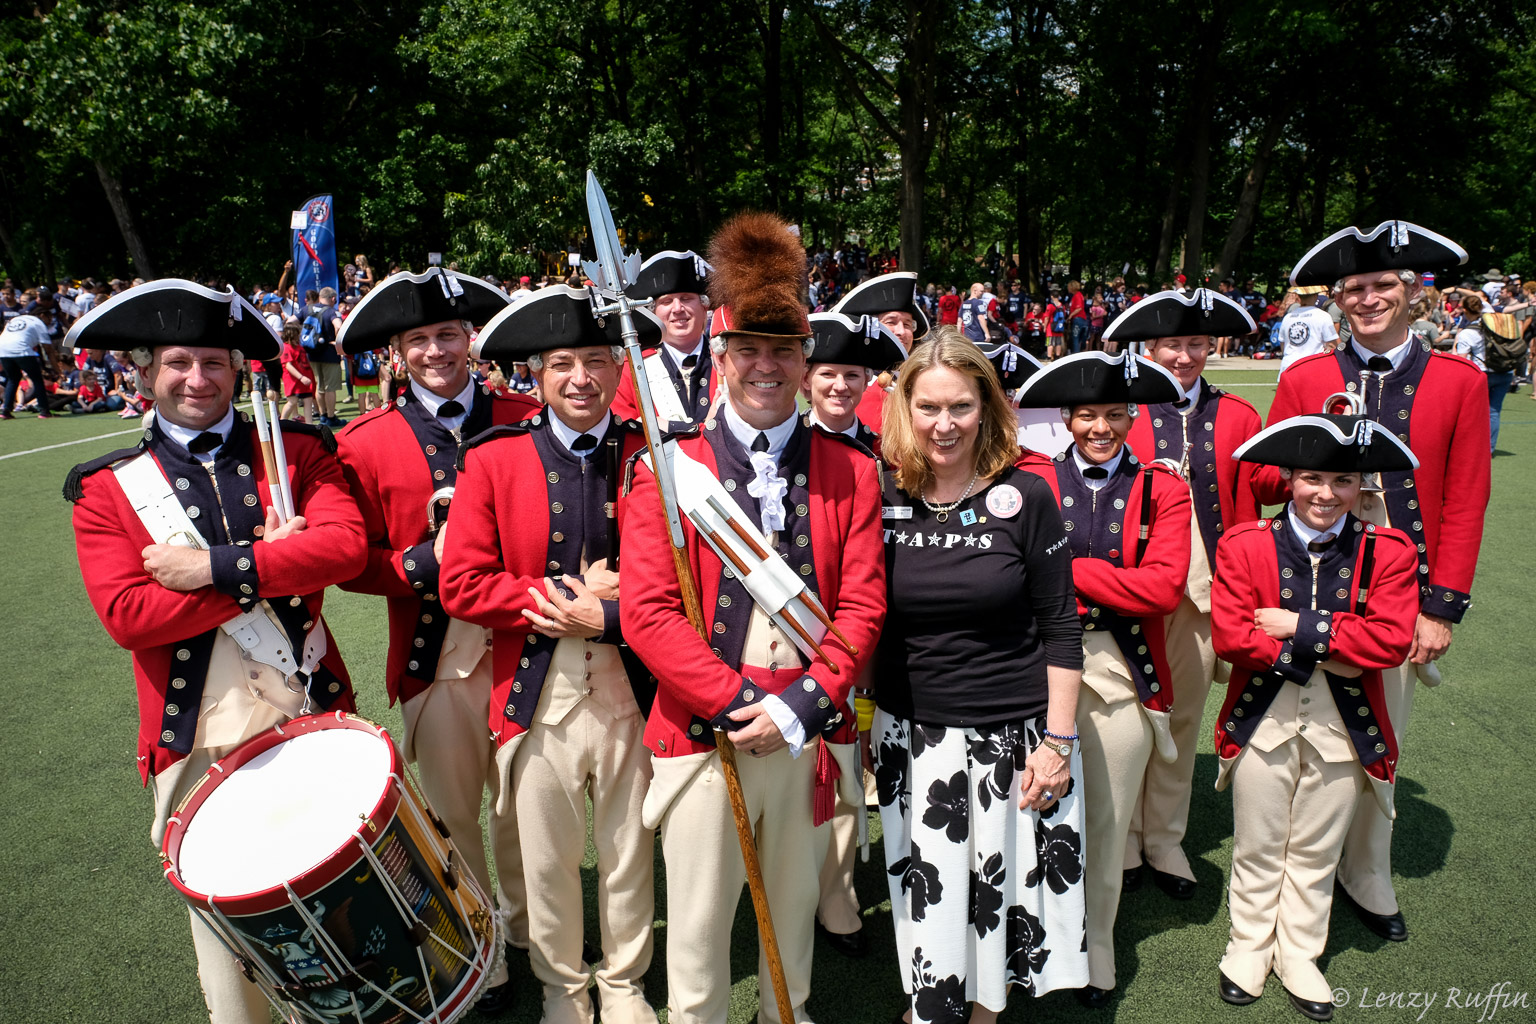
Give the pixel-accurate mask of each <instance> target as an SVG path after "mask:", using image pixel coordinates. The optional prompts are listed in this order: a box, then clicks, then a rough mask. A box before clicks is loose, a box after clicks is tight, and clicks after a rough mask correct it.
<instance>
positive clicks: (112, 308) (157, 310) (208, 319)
mask: <svg viewBox="0 0 1536 1024" xmlns="http://www.w3.org/2000/svg"><path fill="white" fill-rule="evenodd" d="M165 345H185V346H188V347H189V348H223V349H231V350H239V351H240V352H241V353H242V354H244V355H245V356H246V357H247V358H250V359H276V358H277V356H278V354H279V353H280V352H282V350H283V343H282V341H281V340H280V339H279V338H278V336H277V335H276V334H275V333H273V331H272V327H271V325H269V324H268V323H267V319H266V317H264V316H262V315H261V312H260V311H259V310H258V309H257V308H256V307H255V306H253V305H251V304H250V303H249V302H246V301H245V300H244V299H242V298H241V297H240V296H238V295H236V294H235V292H234V290H233V289H230V290H228V291H222V292H219V291H214V290H213V289H212V288H205V287H203V286H202V285H200V284H197V283H196V282H194V281H185V280H182V279H181V278H177V277H167V278H163V279H161V280H159V281H150V282H149V283H147V284H141V285H137V286H135V287H133V288H130V289H128V290H127V291H126V292H123V293H122V294H121V295H117V296H114V297H113V298H112V299H111V300H110V301H108V302H106V303H105V304H103V305H100V306H97V307H96V308H94V309H92V310H91V311H90V312H89V313H87V314H85V316H83V317H81V318H80V319H79V320H77V321H76V322H75V325H74V326H73V327H71V328H70V329H69V333H68V334H66V335H65V336H64V346H65V348H69V347H71V346H73V347H74V348H105V349H119V350H120V349H135V348H151V349H153V348H160V347H163V346H165Z"/></svg>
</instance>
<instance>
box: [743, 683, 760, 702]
mask: <svg viewBox="0 0 1536 1024" xmlns="http://www.w3.org/2000/svg"><path fill="white" fill-rule="evenodd" d="M756 696H757V694H756V693H755V692H754V691H753V689H752V688H751V687H750V686H749V687H747V688H746V689H745V690H742V691H741V699H742V700H745V701H750V700H751V699H752V698H753V697H756Z"/></svg>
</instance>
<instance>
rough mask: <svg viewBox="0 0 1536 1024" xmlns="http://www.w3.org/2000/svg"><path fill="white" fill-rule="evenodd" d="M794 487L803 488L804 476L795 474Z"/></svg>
mask: <svg viewBox="0 0 1536 1024" xmlns="http://www.w3.org/2000/svg"><path fill="white" fill-rule="evenodd" d="M795 486H796V487H804V486H805V474H804V473H796V474H795Z"/></svg>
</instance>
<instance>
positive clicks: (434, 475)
mask: <svg viewBox="0 0 1536 1024" xmlns="http://www.w3.org/2000/svg"><path fill="white" fill-rule="evenodd" d="M447 475H448V474H447V473H444V472H443V471H442V470H440V469H434V470H433V471H432V479H433V480H441V479H443V478H444V477H446V476H447Z"/></svg>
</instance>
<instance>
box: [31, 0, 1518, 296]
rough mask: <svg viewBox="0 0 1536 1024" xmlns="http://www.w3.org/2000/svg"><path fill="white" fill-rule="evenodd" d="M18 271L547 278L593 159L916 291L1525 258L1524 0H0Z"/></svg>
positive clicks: (629, 228)
mask: <svg viewBox="0 0 1536 1024" xmlns="http://www.w3.org/2000/svg"><path fill="white" fill-rule="evenodd" d="M0 55H3V67H4V72H3V77H0V131H3V138H4V143H5V144H4V146H3V147H0V265H3V268H4V271H5V272H6V273H7V274H9V275H10V276H12V277H13V278H15V279H17V280H18V282H20V283H29V282H35V281H38V280H51V279H54V278H56V277H57V276H60V275H63V274H74V275H77V276H78V275H85V274H96V275H101V274H112V275H118V276H129V275H137V276H145V277H149V276H154V275H156V274H161V275H164V274H173V273H174V274H182V275H189V276H197V277H208V278H213V277H218V278H225V279H229V280H239V281H241V282H243V283H251V282H271V281H275V279H276V277H277V275H278V272H279V271H280V268H281V266H282V262H283V260H284V258H285V253H286V251H287V248H288V231H287V224H288V213H289V211H290V210H291V209H293V208H295V207H297V206H298V204H299V203H300V202H302V201H303V199H304V198H305V197H307V196H309V195H312V194H314V193H317V192H325V191H328V192H331V193H333V194H334V196H335V197H336V211H337V229H338V246H339V251H338V255H342V256H343V258H345V257H346V255H350V253H352V252H365V253H367V254H368V255H369V256H370V258H371V259H372V260H373V262H374V263H375V264H384V263H387V262H389V261H392V260H398V261H399V262H400V263H402V264H403V265H406V266H413V267H420V266H421V265H422V264H423V263H424V262H425V256H426V253H427V252H428V251H439V252H444V253H445V254H446V255H447V258H448V259H451V260H456V261H458V263H459V264H460V266H461V268H462V269H464V270H466V271H469V272H472V273H476V274H485V273H494V274H499V275H508V274H516V273H531V272H536V271H538V270H540V269H545V270H549V269H553V268H554V267H555V266H558V265H559V263H558V262H557V261H559V260H561V259H563V255H564V253H565V252H566V251H567V250H569V249H573V248H576V247H578V246H579V245H580V244H581V239H582V238H583V236H584V235H585V208H584V203H583V199H582V180H583V175H584V173H585V170H586V168H587V167H588V166H592V167H594V168H595V169H596V170H597V172H598V174H599V177H600V178H601V179H602V180H603V183H604V185H605V187H606V189H607V192H608V195H609V198H610V200H611V201H612V202H613V204H614V208H615V209H614V212H615V219H616V221H617V223H618V224H619V225H620V227H621V229H622V230H624V231H625V232H626V237H627V239H628V240H629V241H630V242H631V243H632V244H633V243H638V244H639V245H641V246H642V248H643V249H644V250H645V251H647V252H649V251H654V250H655V249H659V248H662V247H679V248H698V247H702V246H703V245H704V244H705V243H706V241H707V239H708V236H709V234H710V232H711V231H712V230H713V228H714V227H715V225H716V224H718V223H719V221H720V220H721V219H722V218H723V217H724V216H725V215H726V214H727V213H729V212H731V211H734V210H737V209H741V208H744V207H758V208H769V209H775V210H777V211H779V212H781V213H782V214H784V215H785V216H786V217H787V218H789V219H790V220H791V221H794V222H796V223H798V224H799V225H800V226H801V230H802V234H803V237H804V238H805V240H806V242H807V244H816V243H824V244H828V245H829V246H830V245H835V244H837V243H838V242H841V241H842V240H844V239H846V238H848V237H849V236H850V235H856V236H857V237H859V238H860V239H861V241H862V242H863V243H864V244H866V245H869V246H871V247H875V248H890V249H899V250H900V253H901V260H902V264H903V266H906V267H908V268H913V267H920V269H921V273H922V275H923V277H924V279H940V280H944V281H950V280H958V279H959V278H961V277H968V276H971V275H972V274H973V273H974V271H973V270H972V269H971V268H973V267H974V265H975V263H976V261H977V260H978V259H979V258H981V257H982V256H983V255H984V254H985V253H987V252H988V251H989V250H991V249H993V248H994V247H995V248H996V250H997V251H998V252H1001V253H1004V254H1015V253H1016V254H1018V256H1019V258H1020V261H1021V269H1022V271H1023V273H1024V274H1025V275H1026V277H1027V278H1029V279H1032V280H1033V279H1035V278H1036V277H1037V276H1038V274H1039V273H1040V271H1041V269H1042V268H1043V267H1046V266H1050V265H1065V266H1067V267H1068V269H1069V273H1071V274H1072V275H1073V276H1082V277H1096V276H1103V275H1106V274H1109V273H1113V272H1118V271H1119V270H1120V269H1121V267H1122V266H1124V265H1126V264H1129V265H1130V266H1131V268H1132V273H1139V274H1140V275H1141V276H1142V278H1143V279H1151V280H1153V281H1157V280H1163V279H1167V278H1169V277H1171V275H1172V273H1173V272H1174V271H1175V270H1177V269H1180V268H1182V269H1183V270H1184V271H1185V272H1186V273H1187V274H1188V275H1189V276H1190V277H1191V279H1192V280H1194V279H1199V278H1202V277H1216V276H1227V275H1236V276H1238V277H1249V276H1251V277H1255V278H1257V279H1259V280H1260V281H1273V280H1275V279H1277V278H1278V276H1279V275H1280V274H1281V273H1282V272H1283V270H1284V269H1285V268H1286V267H1288V266H1289V264H1290V262H1291V261H1293V260H1294V259H1295V258H1296V257H1297V255H1299V254H1300V253H1301V252H1303V251H1305V249H1306V248H1307V247H1308V246H1310V244H1311V243H1312V242H1314V241H1316V240H1317V239H1318V238H1320V237H1321V236H1322V235H1323V234H1326V233H1327V232H1329V231H1331V230H1334V229H1336V228H1338V227H1340V226H1343V225H1345V224H1351V223H1353V224H1360V225H1362V226H1370V225H1374V224H1375V223H1376V222H1378V221H1379V220H1382V219H1386V218H1390V217H1401V218H1404V219H1408V220H1413V221H1416V222H1419V223H1422V224H1425V225H1426V226H1429V227H1432V228H1434V229H1435V230H1437V231H1440V232H1442V233H1445V234H1448V235H1450V236H1451V237H1453V238H1456V239H1458V240H1460V241H1461V242H1462V243H1463V244H1464V245H1466V246H1467V248H1468V249H1469V250H1471V251H1472V253H1473V258H1472V263H1473V265H1474V266H1475V267H1476V268H1477V269H1478V270H1481V269H1486V268H1487V267H1488V266H1493V265H1497V266H1500V267H1502V268H1503V269H1506V270H1508V269H1510V268H1511V267H1513V268H1515V269H1524V270H1526V271H1527V272H1528V273H1529V272H1533V271H1536V263H1533V261H1532V257H1533V256H1536V239H1533V233H1532V227H1531V225H1532V224H1533V222H1536V180H1533V177H1532V175H1531V174H1530V172H1529V168H1530V167H1531V166H1533V165H1536V137H1533V135H1532V133H1531V132H1530V131H1529V130H1528V129H1527V126H1526V123H1525V122H1526V120H1527V119H1528V118H1529V117H1530V116H1531V112H1532V103H1533V99H1536V95H1533V88H1532V86H1531V84H1530V83H1532V82H1536V11H1533V9H1532V8H1531V7H1530V5H1527V4H1517V3H1514V2H1512V0H1493V2H1483V0H1478V2H1473V0H1443V2H1438V3H1431V2H1427V0H1393V2H1390V3H1388V2H1386V0H1286V2H1284V3H1280V2H1276V0H1183V2H1174V0H1138V2H1130V0H1043V2H1031V0H996V2H992V3H985V4H982V3H975V2H972V0H951V2H949V3H942V2H940V0H894V2H890V3H882V4H875V3H870V2H868V0H780V2H777V3H763V2H762V0H725V2H703V0H680V2H677V3H671V4H642V3H638V2H637V0H594V2H592V3H586V4H567V3H559V2H556V0H434V2H430V3H429V2H423V0H354V2H352V3H347V4H299V3H293V2H285V0H198V2H195V3H194V2H190V0H180V2H173V0H142V2H133V3H129V2H127V0H62V2H57V3H46V2H41V3H39V2H31V0H29V2H21V0H0Z"/></svg>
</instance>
